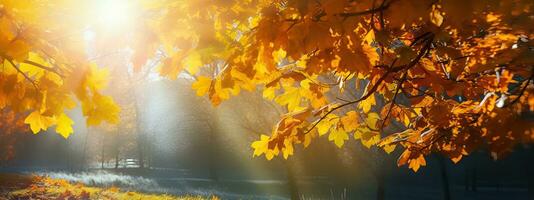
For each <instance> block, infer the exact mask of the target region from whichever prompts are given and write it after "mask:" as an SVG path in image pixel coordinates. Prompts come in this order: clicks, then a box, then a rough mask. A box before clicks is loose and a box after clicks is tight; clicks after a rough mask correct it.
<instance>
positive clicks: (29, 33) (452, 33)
mask: <svg viewBox="0 0 534 200" xmlns="http://www.w3.org/2000/svg"><path fill="white" fill-rule="evenodd" d="M2 2H3V3H2V5H3V6H2V7H1V13H2V15H1V16H2V21H1V23H0V25H1V26H2V28H0V33H1V34H0V36H1V37H0V45H1V46H0V50H1V52H2V53H1V56H2V60H3V66H4V68H3V71H2V73H1V74H0V75H1V76H0V81H1V82H2V86H4V87H3V90H0V92H1V93H0V106H2V107H5V106H9V107H11V108H13V109H14V110H17V111H24V112H30V114H29V115H28V117H27V118H26V123H28V124H30V127H31V129H32V131H34V132H38V131H39V130H46V128H48V127H50V126H52V125H54V124H57V128H56V131H58V132H59V133H60V134H62V135H64V136H68V134H70V132H72V130H71V129H69V127H70V124H71V123H72V121H69V119H68V117H66V116H64V114H63V112H64V110H65V109H68V108H72V107H73V106H74V104H75V103H73V99H74V98H77V99H78V100H80V101H81V104H82V108H83V110H84V114H85V116H86V117H87V122H88V123H89V124H98V123H100V122H101V121H111V122H114V121H116V120H117V117H116V116H117V115H116V113H117V112H118V108H117V107H116V106H115V105H114V104H113V102H112V100H111V99H109V98H108V97H106V96H103V95H101V93H99V90H101V89H102V88H103V85H104V84H103V80H104V78H102V77H103V76H105V75H106V73H105V72H104V71H102V70H101V69H99V68H97V67H94V66H92V65H91V64H89V63H87V62H86V61H85V60H84V58H83V56H80V54H76V53H73V51H70V50H71V48H69V47H67V46H63V44H55V43H51V42H50V41H51V40H50V39H49V38H50V37H52V36H50V35H48V34H49V33H57V30H59V29H61V28H62V27H56V26H59V25H57V24H47V23H37V22H38V19H40V18H39V17H37V16H35V14H34V13H39V12H34V11H31V10H25V9H32V8H34V7H37V6H29V5H28V4H27V3H15V2H18V1H7V0H4V1H2ZM135 3H136V5H138V7H139V8H140V9H139V10H138V12H137V13H138V14H139V16H142V18H143V19H142V20H141V21H140V22H138V23H136V24H135V25H134V26H135V28H133V29H132V30H135V31H133V33H132V38H134V40H133V41H134V42H133V44H131V45H129V47H130V48H132V49H133V52H134V53H133V57H132V63H133V66H134V69H135V71H139V70H141V69H142V68H143V65H144V64H145V63H146V62H147V59H149V58H152V57H156V56H157V55H163V58H162V62H161V65H160V66H159V68H158V70H159V73H160V74H161V75H162V76H165V77H168V78H171V79H175V78H177V77H178V76H179V74H181V73H184V72H187V73H188V74H190V75H192V76H193V77H194V78H195V80H196V82H195V83H194V84H193V88H194V89H195V90H196V91H197V94H198V95H206V96H208V97H209V99H210V100H211V101H212V103H213V104H214V105H218V104H220V103H221V102H222V101H224V100H227V99H229V98H230V97H231V96H233V95H238V94H239V93H240V91H241V90H261V91H262V92H263V95H264V97H265V98H266V99H269V100H273V101H275V102H277V103H278V104H280V105H282V106H284V107H285V108H286V109H287V113H286V114H284V115H283V116H281V117H280V121H279V122H278V123H277V124H276V125H275V126H274V127H273V131H272V133H270V134H267V133H266V134H265V135H262V136H261V137H260V139H259V140H258V141H256V142H254V143H253V144H252V148H253V149H254V155H255V156H260V155H265V156H266V158H267V159H272V158H273V157H275V156H277V155H283V157H285V158H288V156H290V155H292V154H293V153H294V146H295V145H302V146H304V147H307V146H308V145H310V143H311V142H312V141H313V140H314V139H315V138H317V137H319V136H323V135H328V140H330V141H332V142H333V143H335V145H337V146H338V147H342V146H343V145H344V143H345V141H347V140H349V138H350V137H353V138H354V139H357V140H361V142H362V144H363V145H365V146H367V147H372V146H378V147H381V148H383V149H384V150H385V151H386V152H388V153H389V152H392V151H393V150H394V149H395V148H396V147H397V146H401V147H402V150H403V153H402V154H401V156H400V158H399V160H398V165H404V164H408V165H409V167H410V168H411V169H413V170H414V171H417V170H418V169H419V167H420V166H424V165H426V162H425V159H424V156H425V155H428V154H429V153H431V152H439V153H443V154H445V155H447V156H448V157H449V158H450V159H452V161H454V162H458V161H459V160H461V158H462V157H463V156H465V155H468V154H469V153H470V152H473V151H474V150H476V149H478V148H488V149H489V150H490V151H491V152H492V155H493V156H494V158H498V157H500V156H501V155H502V154H504V153H506V152H509V151H510V150H511V149H512V148H513V147H514V146H515V145H516V144H517V143H521V142H532V140H534V133H533V131H534V130H533V128H534V126H533V124H532V120H529V119H528V117H527V115H528V114H530V112H531V111H533V110H534V87H532V85H533V84H532V79H533V77H534V71H533V67H534V65H533V64H534V50H533V49H534V46H533V44H534V42H533V41H532V40H531V39H532V38H534V35H533V29H534V27H532V24H534V14H533V9H534V2H533V1H531V0H506V1H505V0H492V1H487V0H472V1H460V0H422V1H412V0H361V1H353V0H317V1H310V0H276V1H265V0H223V1H209V0H197V1H185V0H178V1H165V0H161V1H142V0H140V1H135ZM17 6H19V7H17ZM41 9H42V8H41ZM41 11H43V10H41ZM39 21H40V20H39ZM43 24H45V25H43ZM43 26H44V27H43ZM45 30H47V31H45ZM48 30H52V31H48ZM74 52H78V53H80V50H79V49H76V48H74ZM391 129H402V131H401V132H391Z"/></svg>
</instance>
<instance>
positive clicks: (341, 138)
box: [328, 128, 349, 148]
mask: <svg viewBox="0 0 534 200" xmlns="http://www.w3.org/2000/svg"><path fill="white" fill-rule="evenodd" d="M328 140H329V141H334V143H335V144H336V146H337V147H339V148H341V147H342V146H343V144H344V143H345V140H349V134H347V132H346V131H345V130H343V129H342V128H336V129H334V130H333V131H331V132H330V135H328Z"/></svg>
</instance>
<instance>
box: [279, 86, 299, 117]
mask: <svg viewBox="0 0 534 200" xmlns="http://www.w3.org/2000/svg"><path fill="white" fill-rule="evenodd" d="M274 101H275V102H276V103H278V104H280V105H282V106H284V105H287V109H288V110H289V111H290V112H292V111H295V110H299V109H301V108H302V107H300V103H301V94H300V90H299V89H298V88H295V87H291V86H287V87H285V88H284V93H282V94H281V95H279V96H278V97H276V98H275V99H274Z"/></svg>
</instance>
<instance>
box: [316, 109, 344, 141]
mask: <svg viewBox="0 0 534 200" xmlns="http://www.w3.org/2000/svg"><path fill="white" fill-rule="evenodd" d="M338 121H339V118H338V117H337V115H335V114H329V115H328V116H326V117H325V118H324V119H323V120H322V121H321V122H319V123H318V124H317V132H319V136H322V135H324V134H326V133H328V131H329V130H330V127H332V125H334V124H336V123H337V122H338Z"/></svg>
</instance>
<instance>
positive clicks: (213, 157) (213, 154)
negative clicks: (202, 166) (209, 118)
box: [208, 130, 219, 181]
mask: <svg viewBox="0 0 534 200" xmlns="http://www.w3.org/2000/svg"><path fill="white" fill-rule="evenodd" d="M216 135H217V134H215V133H214V131H213V130H212V131H211V134H210V138H209V144H210V145H209V146H210V147H209V148H210V149H209V151H210V152H209V162H208V163H209V164H208V165H209V166H208V170H209V177H210V179H211V180H212V181H219V175H218V174H217V167H218V166H217V165H218V162H217V149H218V148H217V136H216Z"/></svg>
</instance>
